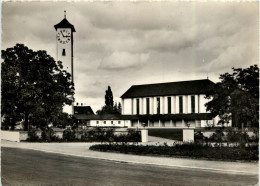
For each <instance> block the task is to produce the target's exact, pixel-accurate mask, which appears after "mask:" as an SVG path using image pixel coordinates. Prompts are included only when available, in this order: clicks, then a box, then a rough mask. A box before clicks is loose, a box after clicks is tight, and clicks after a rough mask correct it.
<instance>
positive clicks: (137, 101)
mask: <svg viewBox="0 0 260 186" xmlns="http://www.w3.org/2000/svg"><path fill="white" fill-rule="evenodd" d="M136 114H137V115H138V114H140V108H139V99H136Z"/></svg>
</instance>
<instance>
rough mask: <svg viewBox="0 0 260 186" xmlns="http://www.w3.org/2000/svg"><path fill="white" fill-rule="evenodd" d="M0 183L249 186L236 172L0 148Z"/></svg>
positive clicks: (251, 181)
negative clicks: (0, 179) (0, 181)
mask: <svg viewBox="0 0 260 186" xmlns="http://www.w3.org/2000/svg"><path fill="white" fill-rule="evenodd" d="M1 161H2V170H1V174H2V185H4V186H5V185H91V186H92V185H108V186H114V185H115V186H117V185H118V186H119V185H120V186H121V185H124V186H130V185H131V186H132V185H135V186H136V185H149V186H150V185H205V186H211V185H222V186H224V185H236V186H238V185H241V186H242V185H253V184H256V183H257V182H258V176H257V175H236V174H227V173H219V172H218V173H217V172H210V171H205V170H198V169H182V168H173V167H167V168H165V167H161V166H151V165H141V164H131V163H122V162H114V161H107V160H99V159H92V158H81V157H73V156H66V155H59V154H52V153H45V152H39V151H33V150H25V149H16V148H6V147H2V156H1Z"/></svg>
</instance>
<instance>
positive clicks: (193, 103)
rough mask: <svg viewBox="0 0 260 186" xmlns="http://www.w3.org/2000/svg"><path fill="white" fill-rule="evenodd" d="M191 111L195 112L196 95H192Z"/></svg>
mask: <svg viewBox="0 0 260 186" xmlns="http://www.w3.org/2000/svg"><path fill="white" fill-rule="evenodd" d="M191 113H195V96H191Z"/></svg>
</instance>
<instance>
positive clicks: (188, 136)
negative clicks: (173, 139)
mask: <svg viewBox="0 0 260 186" xmlns="http://www.w3.org/2000/svg"><path fill="white" fill-rule="evenodd" d="M183 141H186V142H194V129H183Z"/></svg>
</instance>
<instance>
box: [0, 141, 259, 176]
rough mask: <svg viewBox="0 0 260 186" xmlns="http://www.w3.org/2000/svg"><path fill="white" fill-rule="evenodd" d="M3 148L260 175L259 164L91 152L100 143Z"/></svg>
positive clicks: (12, 144) (7, 143)
mask: <svg viewBox="0 0 260 186" xmlns="http://www.w3.org/2000/svg"><path fill="white" fill-rule="evenodd" d="M1 142H2V143H1V146H2V147H13V148H22V149H31V150H38V151H43V152H49V153H58V154H64V155H71V156H78V157H87V158H97V159H104V160H111V161H117V162H127V163H139V164H149V165H157V166H166V167H179V168H189V169H203V170H206V171H213V172H219V171H220V172H222V173H223V172H226V173H229V174H246V175H247V174H248V175H257V174H258V162H253V163H251V162H224V161H208V160H196V159H185V158H170V157H152V156H138V155H130V154H119V153H109V152H97V151H91V150H89V147H90V146H91V145H93V144H98V143H29V142H21V143H17V142H11V141H5V140H2V141H1Z"/></svg>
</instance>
